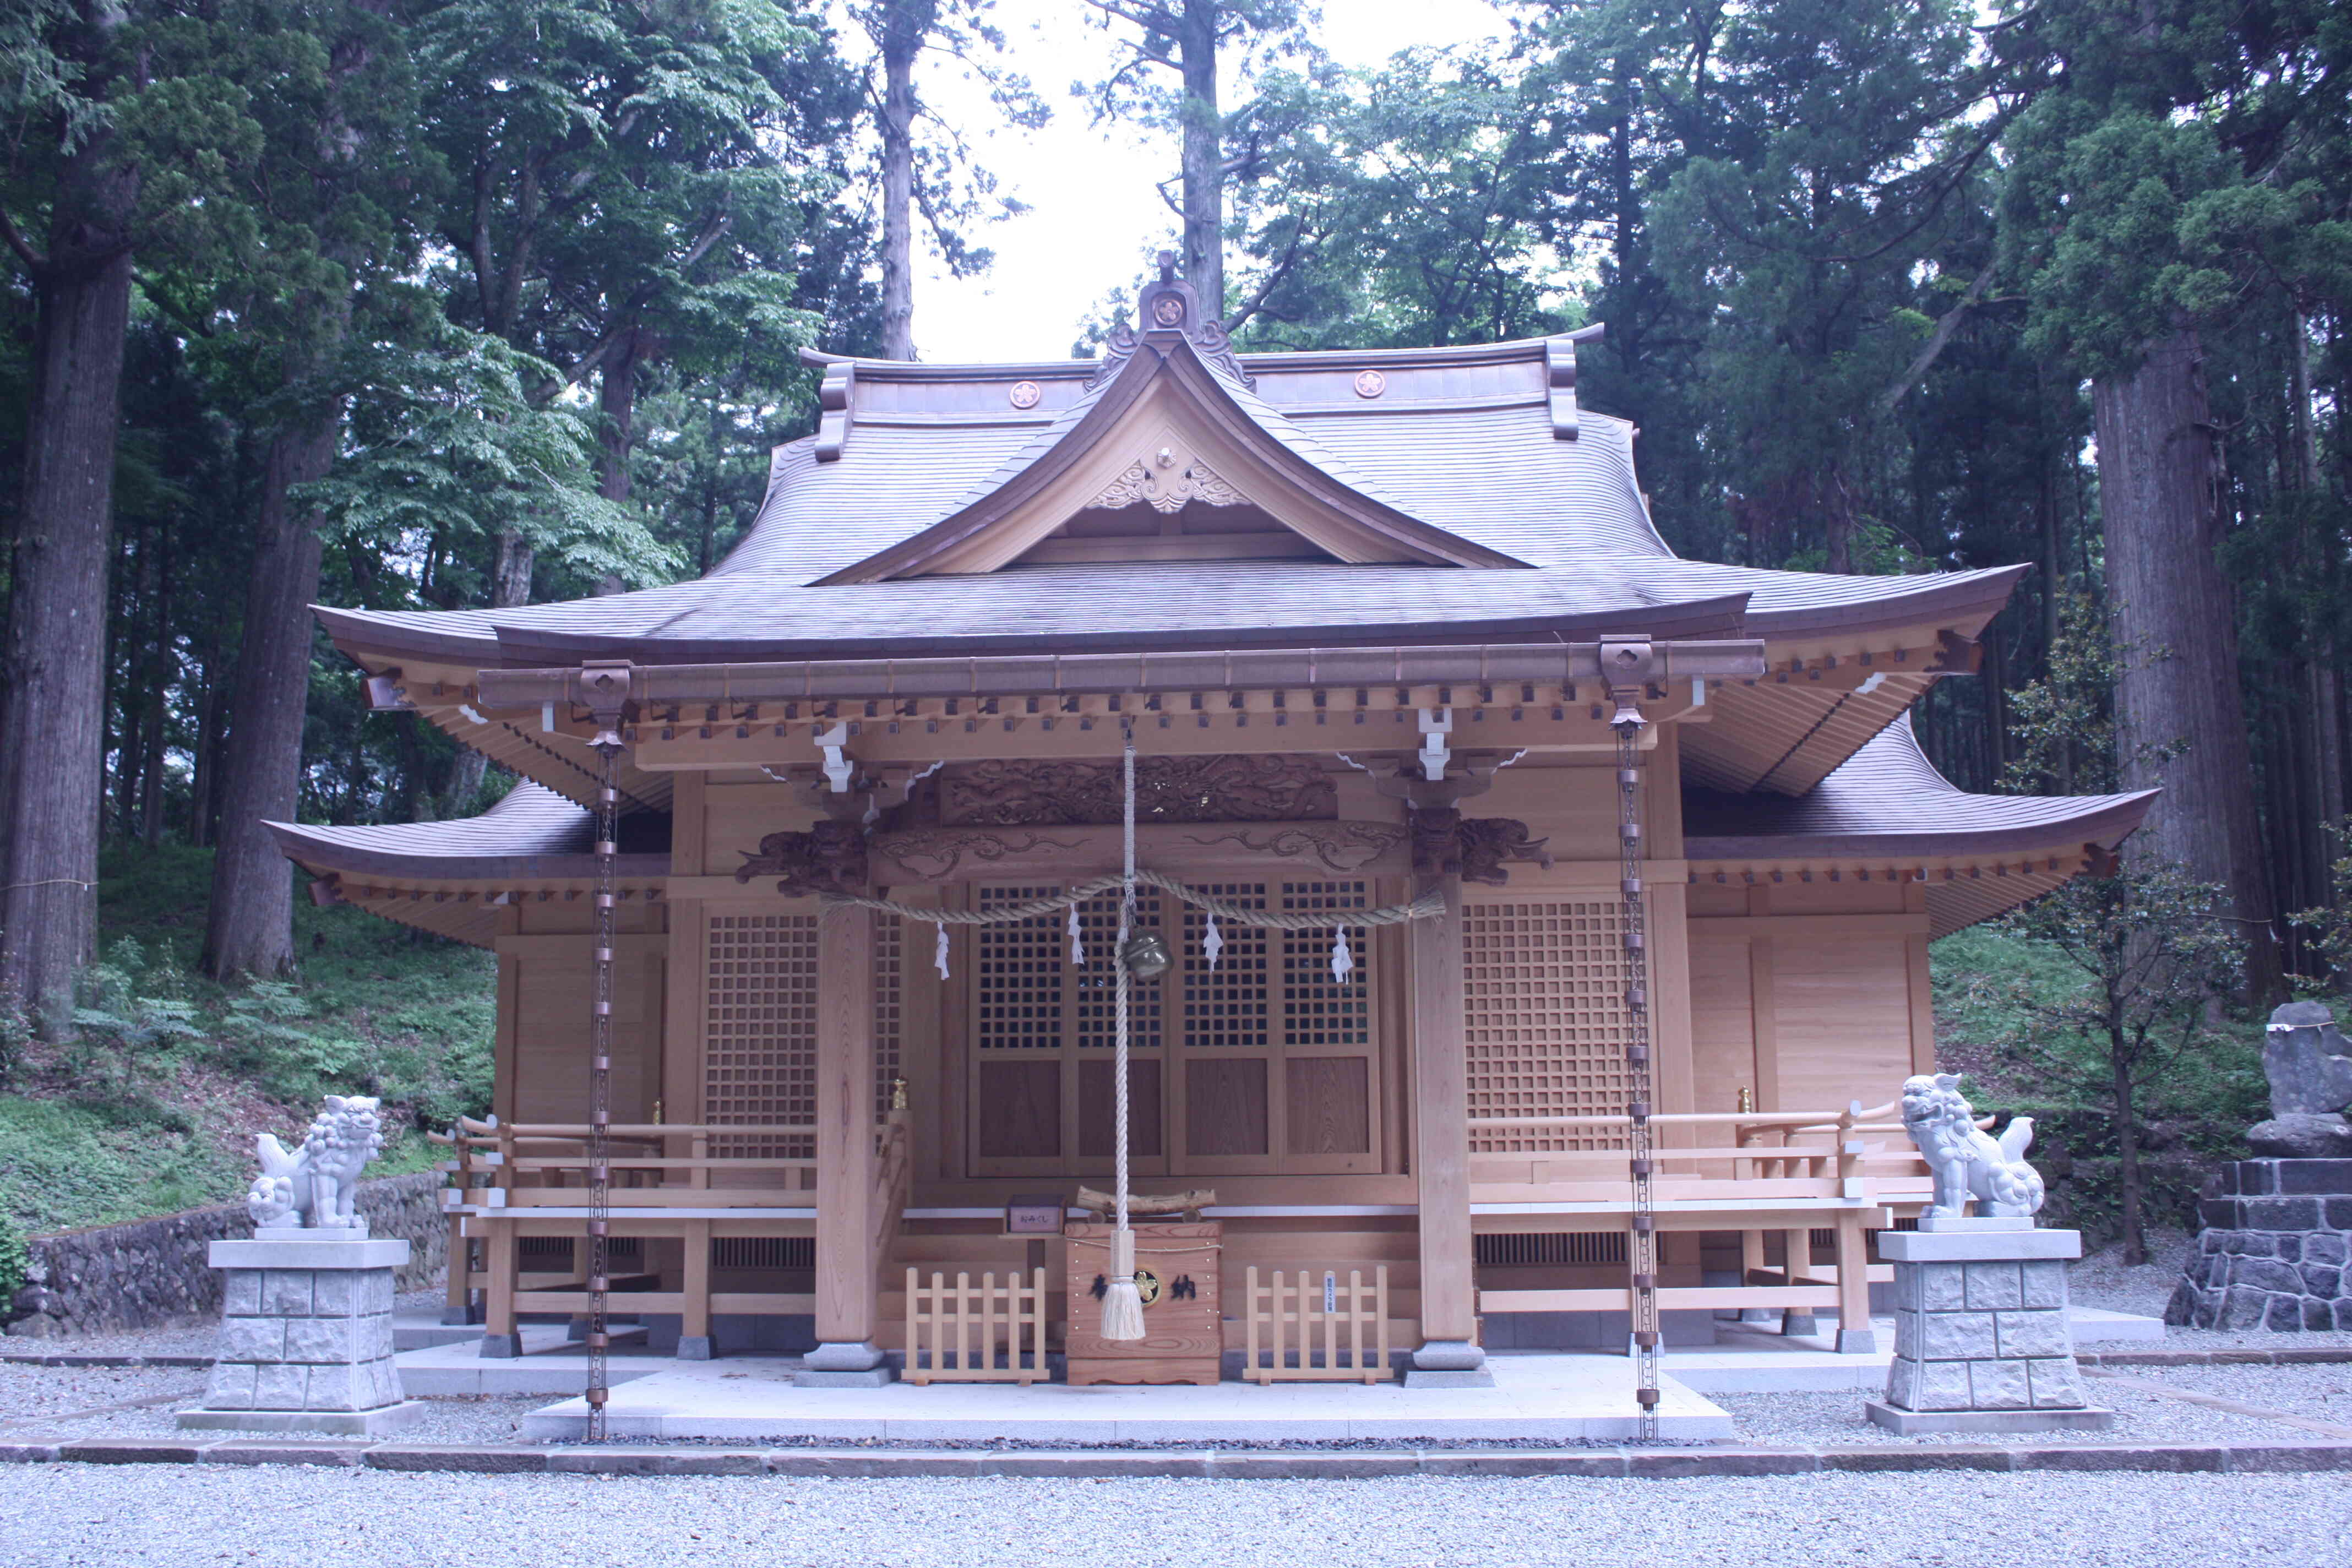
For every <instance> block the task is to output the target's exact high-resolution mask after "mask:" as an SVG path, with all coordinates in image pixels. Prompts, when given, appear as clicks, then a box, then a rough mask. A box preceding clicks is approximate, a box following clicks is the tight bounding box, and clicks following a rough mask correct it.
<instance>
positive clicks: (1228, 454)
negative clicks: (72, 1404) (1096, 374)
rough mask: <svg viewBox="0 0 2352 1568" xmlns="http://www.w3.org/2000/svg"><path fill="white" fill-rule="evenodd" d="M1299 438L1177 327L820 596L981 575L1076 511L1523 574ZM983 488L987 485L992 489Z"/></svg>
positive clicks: (1145, 342)
mask: <svg viewBox="0 0 2352 1568" xmlns="http://www.w3.org/2000/svg"><path fill="white" fill-rule="evenodd" d="M1314 451H1315V445H1314V443H1313V441H1312V439H1311V438H1310V437H1307V436H1306V435H1305V434H1304V433H1303V432H1300V431H1298V430H1297V429H1296V427H1294V426H1290V423H1289V421H1287V420H1286V419H1284V418H1283V417H1282V416H1280V415H1279V414H1277V413H1276V412H1275V411H1274V410H1272V409H1270V408H1268V407H1266V406H1265V405H1264V404H1261V403H1259V402H1258V401H1257V400H1256V399H1255V398H1254V397H1252V396H1250V395H1249V394H1248V393H1247V392H1245V391H1244V390H1242V389H1240V388H1238V387H1236V386H1234V384H1231V383H1229V382H1228V381H1227V380H1226V378H1225V377H1223V375H1220V374H1218V373H1217V372H1216V371H1215V370H1213V369H1212V368H1211V366H1210V364H1209V363H1207V362H1206V361H1205V360H1204V359H1203V357H1202V354H1201V353H1200V352H1199V348H1198V345H1196V344H1195V343H1194V342H1193V341H1192V337H1191V336H1189V335H1188V334H1187V333H1186V332H1185V331H1183V330H1181V328H1177V329H1169V330H1155V331H1148V332H1145V333H1143V334H1141V338H1140V341H1139V343H1138V344H1137V347H1136V349H1135V352H1134V353H1132V354H1131V355H1129V358H1128V359H1127V360H1126V362H1125V363H1122V364H1120V365H1119V366H1118V368H1117V369H1115V370H1113V371H1112V372H1111V373H1110V374H1109V375H1108V379H1107V380H1106V381H1105V383H1104V384H1102V385H1100V386H1098V387H1097V388H1096V389H1095V391H1094V392H1093V393H1091V394H1090V395H1088V397H1087V401H1086V402H1085V403H1083V404H1081V405H1078V406H1077V407H1076V408H1074V409H1073V410H1072V411H1071V416H1069V417H1068V418H1066V420H1065V421H1064V422H1062V423H1061V424H1059V425H1058V426H1056V427H1055V429H1054V430H1052V431H1050V432H1048V433H1047V435H1046V437H1044V438H1042V439H1041V441H1040V443H1039V444H1038V446H1037V447H1035V448H1034V449H1033V450H1032V451H1030V452H1028V453H1026V454H1024V460H1023V461H1021V462H1018V463H1016V464H1010V465H1008V466H1007V471H1006V472H1005V473H1004V474H1003V477H1002V478H1001V479H994V480H993V482H992V483H991V484H990V485H989V487H988V488H986V489H983V490H982V491H981V493H979V494H977V495H975V496H974V497H972V498H971V499H970V500H967V501H965V502H964V503H963V504H962V505H961V506H959V507H958V508H957V509H956V510H953V511H951V512H950V513H949V514H948V515H947V516H946V517H945V518H943V519H941V520H940V521H938V522H936V523H934V524H932V525H931V526H930V527H929V528H926V529H924V530H923V531H921V532H919V533H917V534H915V535H914V536H912V537H911V538H908V539H906V540H902V541H900V542H898V543H897V544H894V545H892V546H890V547H889V548H888V549H887V550H883V551H880V552H877V553H875V554H873V555H871V556H868V557H867V558H866V559H865V560H864V561H861V562H859V563H856V565H853V566H849V567H845V568H844V569H843V570H841V571H838V572H835V573H834V574H832V575H830V576H827V577H824V578H821V579H819V581H820V582H821V583H823V584H842V583H871V582H878V581H881V580H883V579H886V578H893V577H915V576H927V575H931V574H949V573H977V572H993V571H995V570H997V569H998V568H999V567H1002V566H1005V565H1008V564H1010V563H1013V562H1014V561H1017V560H1019V559H1021V558H1022V557H1023V556H1024V555H1026V554H1028V553H1029V552H1031V551H1032V550H1033V549H1034V548H1035V547H1036V546H1037V545H1038V544H1039V543H1040V542H1043V541H1044V540H1045V538H1046V537H1047V536H1048V535H1050V534H1053V533H1054V532H1055V531H1056V530H1058V529H1060V528H1061V527H1062V526H1063V525H1064V524H1066V523H1067V522H1068V521H1070V520H1071V519H1072V518H1074V517H1076V516H1077V515H1078V514H1079V513H1080V512H1082V511H1087V510H1100V509H1104V508H1113V507H1121V506H1126V505H1130V504H1141V505H1151V504H1153V503H1154V502H1155V501H1157V502H1159V503H1160V504H1163V505H1164V504H1165V503H1167V502H1168V501H1170V500H1176V501H1178V502H1180V503H1181V501H1185V500H1200V501H1202V502H1203V503H1204V504H1207V505H1212V506H1245V507H1249V508H1253V509H1255V510H1257V511H1259V512H1262V513H1264V514H1265V516H1267V517H1270V518H1272V519H1273V520H1275V521H1276V522H1278V523H1280V524H1281V525H1282V526H1283V527H1285V528H1286V529H1288V530H1290V531H1293V532H1295V533H1297V535H1298V537H1299V538H1301V539H1302V540H1304V541H1306V542H1307V546H1309V547H1311V550H1312V551H1313V552H1320V553H1323V554H1327V555H1329V556H1331V557H1333V558H1335V559H1337V560H1339V561H1343V562H1352V563H1418V564H1423V565H1432V566H1523V565H1525V564H1527V563H1525V562H1521V561H1518V560H1516V559H1514V558H1513V557H1511V556H1508V555H1505V554H1503V553H1502V552H1499V551H1496V550H1492V549H1489V548H1487V547H1486V546H1485V545H1481V544H1476V543H1474V542H1471V541H1469V540H1467V539H1464V538H1462V537H1460V536H1459V535H1456V534H1454V533H1450V532H1448V531H1445V530H1444V529H1442V528H1438V527H1435V526H1433V524H1430V523H1428V522H1425V521H1422V520H1421V519H1419V518H1417V517H1413V516H1412V515H1411V514H1409V513H1407V512H1405V511H1404V510H1402V509H1401V508H1399V507H1397V506H1395V505H1394V504H1392V503H1391V502H1390V501H1389V500H1385V499H1383V498H1381V497H1380V496H1379V495H1377V494H1375V493H1372V489H1371V487H1370V486H1369V485H1368V484H1367V483H1366V482H1365V481H1362V480H1360V479H1358V480H1354V481H1353V482H1350V479H1349V478H1345V477H1342V476H1340V475H1335V474H1334V473H1332V472H1330V471H1329V467H1336V466H1337V465H1336V464H1331V465H1329V466H1328V467H1327V465H1326V464H1325V463H1318V461H1316V460H1315V458H1314V457H1313V456H1311V455H1310V454H1312V453H1313V452H1314ZM992 479H993V477H992Z"/></svg>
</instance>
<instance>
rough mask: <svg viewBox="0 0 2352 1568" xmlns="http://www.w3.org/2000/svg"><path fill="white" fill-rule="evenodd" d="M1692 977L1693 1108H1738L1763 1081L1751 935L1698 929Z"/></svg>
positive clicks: (1693, 939)
mask: <svg viewBox="0 0 2352 1568" xmlns="http://www.w3.org/2000/svg"><path fill="white" fill-rule="evenodd" d="M1690 979H1691V1071H1692V1080H1693V1089H1694V1094H1693V1100H1692V1109H1693V1110H1700V1111H1710V1112H1712V1111H1725V1110H1738V1109H1739V1091H1740V1089H1742V1088H1747V1089H1756V1088H1757V1087H1758V1085H1757V1082H1756V1013H1755V994H1754V992H1753V990H1752V988H1751V986H1750V979H1751V975H1750V973H1749V965H1748V942H1747V941H1746V939H1744V938H1741V937H1732V938H1729V939H1725V938H1719V937H1718V938H1709V937H1707V936H1706V935H1705V934H1703V931H1702V932H1699V933H1695V934H1694V935H1693V937H1692V939H1691V944H1690ZM1760 1103H1761V1100H1760V1098H1759V1104H1760Z"/></svg>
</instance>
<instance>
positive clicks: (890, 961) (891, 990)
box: [874, 910, 907, 1116]
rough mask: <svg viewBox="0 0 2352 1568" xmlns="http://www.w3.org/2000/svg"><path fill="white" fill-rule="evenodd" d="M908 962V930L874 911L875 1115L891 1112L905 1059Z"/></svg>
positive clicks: (891, 918)
mask: <svg viewBox="0 0 2352 1568" xmlns="http://www.w3.org/2000/svg"><path fill="white" fill-rule="evenodd" d="M906 962H907V941H906V928H905V926H904V924H903V923H902V922H901V921H899V919H898V916H897V915H891V914H885V913H883V912H882V911H881V910H875V911H874V1114H875V1115H877V1116H884V1115H887V1114H888V1112H889V1110H890V1089H891V1085H892V1084H893V1083H895V1082H896V1081H897V1080H898V1072H899V1068H900V1067H901V1065H902V1064H903V1062H904V1060H905V1058H904V1056H903V1055H902V1051H903V1049H904V1047H905V1036H904V1032H903V1031H904V1027H905V1023H904V1019H903V1018H902V1016H901V1014H902V1011H903V1004H902V1002H901V1001H900V996H901V994H902V993H901V983H902V981H903V980H904V978H905V968H906Z"/></svg>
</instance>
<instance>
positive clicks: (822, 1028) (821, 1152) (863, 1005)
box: [811, 910, 881, 1372]
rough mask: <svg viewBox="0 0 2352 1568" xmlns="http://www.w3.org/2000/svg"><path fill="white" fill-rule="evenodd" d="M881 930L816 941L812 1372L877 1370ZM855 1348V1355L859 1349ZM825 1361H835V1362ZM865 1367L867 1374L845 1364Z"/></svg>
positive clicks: (847, 915) (859, 916) (827, 931)
mask: <svg viewBox="0 0 2352 1568" xmlns="http://www.w3.org/2000/svg"><path fill="white" fill-rule="evenodd" d="M879 1219H880V1216H879V1215H877V1214H876V1213H875V1212H874V921H873V919H872V917H871V916H869V915H868V914H866V911H865V910H837V911H833V912H830V913H827V914H825V915H823V916H821V917H819V919H818V921H817V939H816V1337H817V1343H818V1345H819V1347H820V1349H819V1350H818V1351H817V1352H813V1356H814V1358H816V1359H814V1360H813V1361H812V1363H811V1364H812V1367H813V1368H814V1370H816V1371H820V1372H864V1371H866V1370H867V1369H869V1368H872V1367H874V1366H877V1365H878V1364H879V1363H880V1360H881V1356H880V1352H877V1351H874V1350H873V1342H874V1334H875V1330H876V1328H877V1289H876V1284H875V1268H876V1267H877V1258H876V1257H875V1251H874V1248H875V1235H874V1227H875V1226H876V1225H877V1223H878V1221H879ZM853 1347H855V1348H853ZM827 1352H833V1353H830V1354H828V1353H827ZM861 1359H862V1360H863V1363H864V1364H863V1365H859V1366H851V1365H847V1364H845V1363H848V1362H851V1361H856V1360H861Z"/></svg>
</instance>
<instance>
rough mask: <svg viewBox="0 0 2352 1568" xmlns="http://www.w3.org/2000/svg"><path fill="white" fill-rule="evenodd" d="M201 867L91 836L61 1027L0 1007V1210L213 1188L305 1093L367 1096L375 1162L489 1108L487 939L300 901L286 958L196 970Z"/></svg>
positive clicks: (44, 1220) (50, 1211) (96, 1213)
mask: <svg viewBox="0 0 2352 1568" xmlns="http://www.w3.org/2000/svg"><path fill="white" fill-rule="evenodd" d="M290 874H291V873H290V872H289V875H290ZM210 877H211V856H210V854H209V853H208V852H206V851H204V850H191V849H182V848H169V847H166V848H162V849H142V848H138V847H121V848H118V849H115V850H112V851H110V852H109V854H108V855H107V857H106V858H105V860H104V861H103V863H102V865H101V881H100V889H99V910H100V931H101V939H100V940H101V946H102V952H103V956H102V959H101V961H100V963H96V964H93V965H91V966H90V968H89V970H88V971H86V972H85V973H84V975H83V977H82V984H81V990H80V994H79V996H78V997H77V1002H78V1007H77V1010H76V1015H75V1016H76V1020H77V1024H78V1026H79V1037H78V1038H77V1039H75V1040H74V1041H72V1042H70V1043H68V1044H67V1045H64V1046H61V1047H54V1048H51V1047H42V1046H39V1045H37V1044H36V1043H34V1042H32V1041H31V1040H30V1039H29V1038H28V1037H27V1036H26V1034H25V1032H24V1031H23V1030H22V1029H21V1027H19V1026H17V1024H16V1018H15V1015H14V1011H13V1010H12V1009H7V1008H0V1224H5V1222H7V1221H10V1220H13V1221H14V1222H15V1223H16V1225H17V1226H18V1227H19V1228H20V1229H21V1230H23V1231H25V1232H28V1233H33V1234H39V1233H41V1232H45V1231H50V1230H58V1229H64V1228H68V1227H71V1226H87V1225H101V1224H108V1223H111V1222H113V1221H117V1220H124V1219H134V1218H138V1217H141V1216H142V1215H153V1214H162V1213H168V1212H171V1211H173V1210H175V1209H182V1208H191V1207H196V1206H199V1205H205V1204H215V1203H224V1202H227V1201H229V1200H231V1199H233V1198H235V1197H236V1195H237V1194H238V1193H240V1192H241V1191H243V1189H244V1186H245V1184H246V1181H247V1177H248V1175H249V1174H250V1164H251V1154H250V1147H249V1144H248V1142H247V1135H248V1134H249V1133H250V1132H251V1131H255V1130H257V1129H259V1128H263V1127H267V1128H270V1129H273V1130H275V1131H278V1133H279V1134H280V1135H281V1136H284V1135H287V1134H289V1133H293V1132H299V1131H300V1130H301V1129H302V1127H303V1126H304V1125H305V1124H306V1123H307V1122H308V1121H309V1119H310V1115H311V1113H312V1112H313V1111H315V1110H316V1109H317V1107H318V1101H319V1099H320V1096H321V1095H325V1094H338V1093H352V1094H372V1095H375V1096H378V1097H379V1098H381V1099H382V1100H383V1101H384V1105H385V1108H386V1110H387V1112H388V1116H387V1121H388V1122H389V1128H388V1131H391V1134H392V1135H391V1136H390V1138H389V1139H388V1142H387V1146H386V1148H385V1151H384V1158H383V1161H382V1162H381V1163H379V1164H378V1165H377V1166H376V1167H374V1170H375V1172H376V1173H383V1174H390V1173H395V1172H399V1171H404V1170H420V1169H424V1168H425V1167H426V1166H427V1165H429V1164H430V1163H431V1157H432V1156H431V1150H430V1146H429V1145H427V1144H426V1143H425V1142H424V1140H423V1139H422V1138H421V1137H420V1136H418V1134H417V1131H416V1130H418V1129H424V1128H437V1127H442V1126H446V1125H447V1124H448V1123H449V1122H450V1121H453V1120H455V1119H456V1118H457V1116H459V1115H461V1114H465V1115H478V1114H481V1113H483V1112H485V1111H487V1110H488V1109H489V1102H490V1076H491V1038H492V1034H493V1029H494V1024H495V1017H496V992H497V985H496V976H497V966H496V962H495V960H493V959H492V957H491V956H490V955H489V954H488V953H486V952H481V951H479V950H478V949H475V948H470V947H466V946H463V945H461V944H458V943H455V942H442V941H439V940H436V939H435V938H432V937H429V936H425V935H423V934H421V933H418V932H415V931H408V930H406V929H404V928H403V927H400V926H396V925H393V924H391V923H389V922H387V921H382V920H377V919H373V918H372V917H370V916H367V915H363V914H361V913H360V912H358V911H357V910H351V909H347V908H340V907H338V908H331V909H324V910H320V909H313V908H311V907H310V905H309V904H308V903H307V902H304V903H299V904H298V905H297V907H296V911H295V934H296V940H297V951H298V952H299V953H300V955H301V960H302V970H301V973H300V974H299V976H297V977H296V978H294V979H293V980H291V981H287V982H273V981H262V982H256V983H254V984H241V985H229V986H224V985H220V984H215V983H214V982H212V981H210V980H206V979H205V978H204V977H203V976H202V975H200V974H198V973H196V972H195V962H196V958H197V950H198V947H199V945H200V944H201V942H202V941H203V938H204V924H205V894H206V891H207V889H208V886H209V881H210ZM0 1253H5V1241H0ZM0 1301H5V1292H0Z"/></svg>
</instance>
